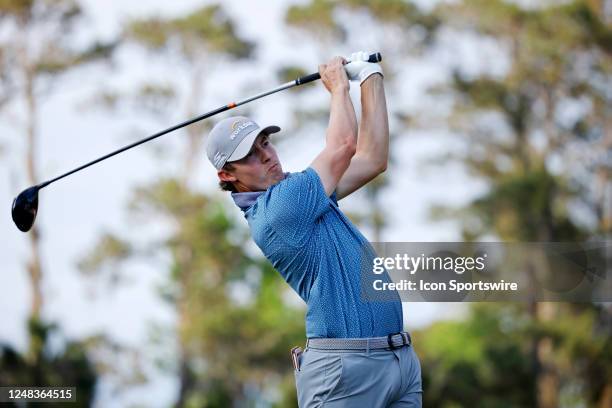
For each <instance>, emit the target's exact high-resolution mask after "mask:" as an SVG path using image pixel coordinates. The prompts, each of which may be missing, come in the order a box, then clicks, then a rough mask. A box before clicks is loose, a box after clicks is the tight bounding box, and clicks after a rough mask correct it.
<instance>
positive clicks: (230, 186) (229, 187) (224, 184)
mask: <svg viewBox="0 0 612 408" xmlns="http://www.w3.org/2000/svg"><path fill="white" fill-rule="evenodd" d="M222 169H223V170H225V171H230V170H234V166H233V165H232V164H231V163H225V164H224V165H223V168H222ZM219 188H220V189H221V190H223V191H229V192H232V193H237V192H238V189H236V187H235V186H234V183H232V182H231V181H223V180H219Z"/></svg>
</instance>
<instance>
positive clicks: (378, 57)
mask: <svg viewBox="0 0 612 408" xmlns="http://www.w3.org/2000/svg"><path fill="white" fill-rule="evenodd" d="M381 60H382V56H381V55H380V53H378V52H377V53H374V54H372V55H370V58H369V60H368V61H369V62H380V61H381ZM320 78H321V75H319V73H318V72H316V73H314V74H310V75H305V76H302V77H299V78H297V79H295V80H294V81H289V82H287V83H284V84H282V85H280V86H278V87H276V88H274V89H271V90H269V91H265V92H262V93H260V94H257V95H254V96H251V97H250V98H246V99H244V100H242V101H239V102H232V103H228V104H227V105H224V106H221V107H219V108H217V109H214V110H212V111H210V112H207V113H204V114H202V115H200V116H196V117H195V118H192V119H189V120H186V121H184V122H181V123H179V124H178V125H174V126H172V127H169V128H168V129H164V130H162V131H160V132H157V133H155V134H153V135H151V136H148V137H146V138H144V139H141V140H138V141H136V142H134V143H132V144H129V145H127V146H124V147H122V148H120V149H118V150H115V151H114V152H111V153H109V154H107V155H104V156H102V157H100V158H97V159H95V160H93V161H90V162H89V163H85V164H84V165H82V166H80V167H77V168H76V169H73V170H70V171H69V172H67V173H64V174H62V175H60V176H57V177H55V178H54V179H51V180H48V181H45V182H42V183H40V184H38V186H37V187H38V188H39V189H41V188H44V187H46V186H48V185H49V184H51V183H53V182H56V181H57V180H60V179H62V178H64V177H67V176H69V175H71V174H73V173H76V172H77V171H81V170H83V169H85V168H87V167H89V166H93V165H94V164H96V163H99V162H101V161H103V160H106V159H108V158H110V157H113V156H115V155H117V154H119V153H122V152H125V151H126V150H129V149H131V148H133V147H136V146H139V145H141V144H143V143H146V142H148V141H150V140H153V139H156V138H158V137H160V136H163V135H165V134H166V133H170V132H173V131H175V130H178V129H180V128H183V127H185V126H188V125H191V124H193V123H196V122H199V121H201V120H203V119H206V118H210V117H211V116H214V115H217V114H219V113H221V112H225V111H227V110H230V109H233V108H235V107H237V106H240V105H244V104H246V103H249V102H252V101H254V100H256V99H260V98H263V97H264V96H268V95H272V94H274V93H276V92H279V91H282V90H285V89H289V88H292V87H294V86H299V85H304V84H307V83H308V82H312V81H315V80H317V79H320Z"/></svg>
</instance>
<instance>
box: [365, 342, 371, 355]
mask: <svg viewBox="0 0 612 408" xmlns="http://www.w3.org/2000/svg"><path fill="white" fill-rule="evenodd" d="M366 355H368V356H369V355H370V339H369V338H368V339H367V340H366Z"/></svg>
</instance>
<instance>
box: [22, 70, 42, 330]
mask: <svg viewBox="0 0 612 408" xmlns="http://www.w3.org/2000/svg"><path fill="white" fill-rule="evenodd" d="M25 96H26V112H27V118H26V120H27V125H26V126H27V129H26V133H27V157H26V166H27V175H28V182H29V183H30V185H35V184H37V176H36V147H37V137H36V136H37V135H36V114H37V106H36V99H35V96H34V75H33V72H32V69H31V67H26V95H25ZM28 237H29V240H30V252H31V258H30V260H29V261H28V273H29V275H30V284H31V287H32V301H31V311H30V313H31V317H32V318H33V319H40V313H41V310H42V303H43V295H42V289H41V280H42V266H41V261H40V231H39V229H38V227H36V225H34V226H33V227H32V230H31V232H30V234H28Z"/></svg>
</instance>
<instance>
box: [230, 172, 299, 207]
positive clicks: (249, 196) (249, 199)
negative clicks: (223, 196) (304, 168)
mask: <svg viewBox="0 0 612 408" xmlns="http://www.w3.org/2000/svg"><path fill="white" fill-rule="evenodd" d="M289 175H290V173H285V178H287V177H289ZM265 192H266V191H249V192H246V193H232V198H233V199H234V203H235V204H236V205H237V206H238V208H240V209H241V210H242V211H243V212H245V211H246V210H248V209H249V207H251V206H252V205H253V204H255V201H257V199H258V198H259V196H260V195H262V194H263V193H265Z"/></svg>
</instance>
